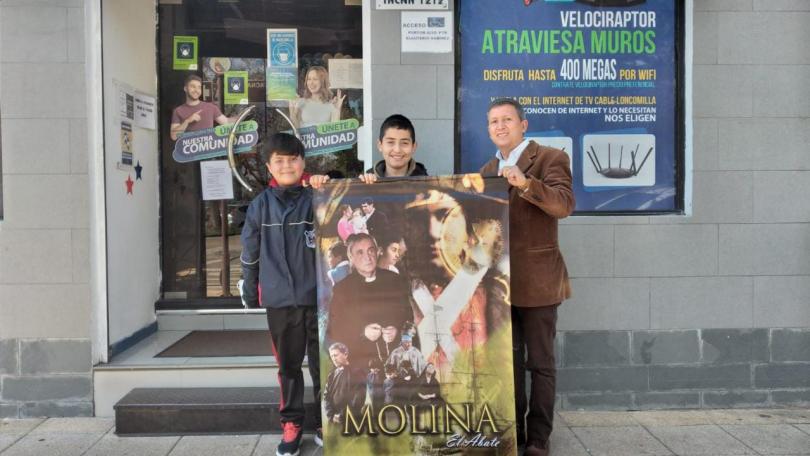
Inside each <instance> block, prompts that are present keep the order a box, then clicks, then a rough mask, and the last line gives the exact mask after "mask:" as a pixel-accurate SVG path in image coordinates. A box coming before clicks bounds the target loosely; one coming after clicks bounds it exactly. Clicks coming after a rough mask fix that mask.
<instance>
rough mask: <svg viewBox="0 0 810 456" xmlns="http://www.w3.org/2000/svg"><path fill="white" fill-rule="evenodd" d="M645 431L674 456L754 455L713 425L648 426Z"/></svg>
mask: <svg viewBox="0 0 810 456" xmlns="http://www.w3.org/2000/svg"><path fill="white" fill-rule="evenodd" d="M647 430H648V431H650V432H651V433H652V434H653V435H654V436H655V437H656V438H658V440H660V441H661V442H662V443H663V444H664V445H666V446H667V448H669V449H670V450H672V451H674V452H675V453H676V454H688V455H742V454H756V453H755V452H754V451H752V450H751V449H750V448H748V447H746V446H745V445H743V444H742V443H740V442H739V441H738V440H736V439H735V438H734V437H732V436H730V435H728V434H727V433H726V432H725V431H724V430H723V429H721V428H720V427H719V426H715V425H701V426H650V427H648V428H647Z"/></svg>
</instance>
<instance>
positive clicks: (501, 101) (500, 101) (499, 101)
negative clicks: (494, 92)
mask: <svg viewBox="0 0 810 456" xmlns="http://www.w3.org/2000/svg"><path fill="white" fill-rule="evenodd" d="M499 106H511V107H513V108H515V111H517V113H518V117H519V118H520V120H521V121H523V120H526V113H525V112H523V106H521V104H520V103H518V102H517V101H515V100H514V99H512V98H496V99H494V100H492V101H491V102H490V103H489V107H488V108H487V115H489V112H490V111H492V110H493V109H494V108H497V107H499Z"/></svg>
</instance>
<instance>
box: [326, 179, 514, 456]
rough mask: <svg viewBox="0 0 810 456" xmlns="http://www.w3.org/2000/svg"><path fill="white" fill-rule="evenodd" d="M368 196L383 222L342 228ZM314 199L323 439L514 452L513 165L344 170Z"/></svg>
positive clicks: (443, 450) (381, 447) (385, 449)
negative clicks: (469, 171)
mask: <svg viewBox="0 0 810 456" xmlns="http://www.w3.org/2000/svg"><path fill="white" fill-rule="evenodd" d="M370 201H373V204H374V212H380V213H383V214H385V218H384V220H385V226H379V227H377V228H376V229H375V230H374V232H373V233H372V232H370V230H357V231H356V232H354V233H351V234H349V235H348V236H345V238H344V237H343V236H339V235H338V231H339V230H338V229H337V226H338V223H339V222H340V220H341V219H342V218H343V217H344V215H345V214H346V213H349V211H350V210H351V211H354V210H355V209H356V208H360V207H362V206H363V205H365V206H368V205H369V202H370ZM314 205H315V214H316V223H317V224H318V228H317V232H318V233H319V235H318V236H319V237H318V240H317V241H318V242H317V244H318V249H319V250H318V271H319V283H318V307H319V308H318V312H319V325H320V343H321V345H320V347H321V362H322V363H323V365H324V366H329V368H326V369H322V370H321V385H322V390H323V392H324V399H323V408H324V416H323V423H324V429H323V433H324V453H325V454H327V455H329V454H334V455H337V454H352V455H385V454H390V455H399V454H419V455H433V454H484V453H485V454H498V455H507V454H516V452H517V445H516V434H515V409H514V397H515V394H514V385H513V378H512V329H511V320H510V308H509V306H510V301H509V245H508V240H509V233H508V229H509V206H508V200H507V188H506V185H505V183H504V181H503V179H499V178H494V179H483V178H481V176H480V175H477V174H474V175H464V176H447V177H425V178H410V179H407V180H403V179H392V180H387V179H385V180H381V181H379V182H377V183H375V184H373V185H368V184H364V183H362V182H356V181H350V180H337V181H334V182H333V183H332V184H328V185H326V186H325V188H324V189H323V191H320V192H316V194H315V196H314ZM368 212H370V211H366V213H368ZM361 217H362V215H361ZM335 251H340V252H343V251H345V259H344V260H342V261H343V262H340V261H341V258H343V257H341V258H336V257H335ZM339 264H342V265H343V269H344V270H343V272H342V273H341V274H335V273H334V271H335V270H336V269H337V268H338V267H340V266H339Z"/></svg>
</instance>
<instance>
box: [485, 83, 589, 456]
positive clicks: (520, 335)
mask: <svg viewBox="0 0 810 456" xmlns="http://www.w3.org/2000/svg"><path fill="white" fill-rule="evenodd" d="M487 121H488V130H489V137H490V139H491V140H492V142H493V143H494V144H495V146H496V147H497V149H498V151H497V152H496V154H495V158H493V159H492V160H490V161H489V162H487V163H486V164H485V165H484V166H483V167H482V168H481V174H482V175H484V176H503V177H505V178H506V179H507V181H509V184H510V185H511V187H510V188H509V244H510V246H509V250H510V255H511V259H510V262H511V268H510V269H511V275H512V277H511V286H512V341H513V342H512V346H513V350H514V351H513V356H514V372H515V393H516V394H515V408H516V410H517V421H518V423H517V431H518V443H522V442H524V441H525V442H526V444H527V445H526V452H525V454H526V455H527V456H529V455H548V454H549V450H548V438H549V435H551V428H552V422H553V419H554V394H555V378H556V374H557V371H556V369H555V363H554V336H555V334H556V325H557V306H559V304H560V303H561V302H562V301H563V300H564V299H567V298H569V297H570V296H571V286H570V284H569V282H568V271H567V270H566V268H565V262H564V261H563V257H562V254H561V253H560V247H559V244H558V243H557V220H558V219H561V218H564V217H567V216H568V215H570V214H571V212H573V210H574V193H573V190H572V189H571V168H570V166H569V160H568V156H567V155H566V154H565V152H563V151H561V150H558V149H554V148H551V147H545V146H541V145H538V144H537V143H535V142H534V141H530V140H527V139H525V138H524V134H525V133H526V129H527V128H528V126H529V123H528V122H527V121H526V117H525V115H524V113H523V107H522V106H521V105H520V104H519V103H517V102H516V101H514V100H512V99H507V98H502V99H497V100H495V101H493V102H492V103H491V104H490V106H489V110H488V111H487ZM527 354H528V357H527V356H526V355H527ZM526 370H528V371H529V372H530V373H531V394H530V399H529V404H528V416H527V415H526V411H527V410H526V409H527V404H526V385H525V378H526V376H525V371H526ZM524 417H526V423H525V427H524V420H523V418H524ZM527 431H528V435H527V436H524V433H525V432H527Z"/></svg>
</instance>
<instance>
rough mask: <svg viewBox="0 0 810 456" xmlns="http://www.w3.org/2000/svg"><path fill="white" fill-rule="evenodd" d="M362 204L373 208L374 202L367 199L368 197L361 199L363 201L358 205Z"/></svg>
mask: <svg viewBox="0 0 810 456" xmlns="http://www.w3.org/2000/svg"><path fill="white" fill-rule="evenodd" d="M364 204H368V205H369V206H373V205H374V200H373V199H372V198H369V197H367V198H363V201H361V202H360V205H361V206H362V205H364Z"/></svg>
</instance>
